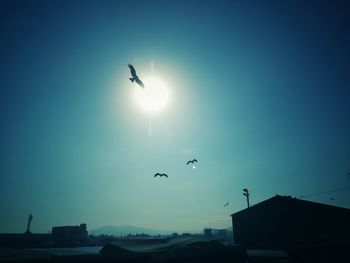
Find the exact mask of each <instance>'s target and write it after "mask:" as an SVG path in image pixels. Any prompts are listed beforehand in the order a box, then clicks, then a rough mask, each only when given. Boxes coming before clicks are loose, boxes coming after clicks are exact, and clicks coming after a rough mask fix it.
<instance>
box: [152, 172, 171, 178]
mask: <svg viewBox="0 0 350 263" xmlns="http://www.w3.org/2000/svg"><path fill="white" fill-rule="evenodd" d="M157 176H160V177H163V176H165V177H166V178H168V175H167V174H164V173H163V174H160V173H156V174H155V175H154V177H157Z"/></svg>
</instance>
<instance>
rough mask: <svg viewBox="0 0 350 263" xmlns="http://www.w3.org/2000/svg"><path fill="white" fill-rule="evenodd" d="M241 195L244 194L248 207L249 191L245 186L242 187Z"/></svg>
mask: <svg viewBox="0 0 350 263" xmlns="http://www.w3.org/2000/svg"><path fill="white" fill-rule="evenodd" d="M243 195H244V196H245V197H247V205H248V207H249V191H248V189H247V188H244V189H243Z"/></svg>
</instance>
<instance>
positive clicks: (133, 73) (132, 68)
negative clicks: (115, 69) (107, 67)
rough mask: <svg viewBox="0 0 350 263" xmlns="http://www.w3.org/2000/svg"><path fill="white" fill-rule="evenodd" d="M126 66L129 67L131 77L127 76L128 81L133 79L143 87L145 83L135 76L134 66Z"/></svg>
mask: <svg viewBox="0 0 350 263" xmlns="http://www.w3.org/2000/svg"><path fill="white" fill-rule="evenodd" d="M128 67H129V69H130V73H131V78H129V79H130V81H131V82H134V81H135V82H136V83H137V84H139V86H140V87H141V88H144V87H145V85H144V84H143V82H142V81H141V80H140V79H139V76H137V74H136V70H135V68H134V66H133V65H131V64H128Z"/></svg>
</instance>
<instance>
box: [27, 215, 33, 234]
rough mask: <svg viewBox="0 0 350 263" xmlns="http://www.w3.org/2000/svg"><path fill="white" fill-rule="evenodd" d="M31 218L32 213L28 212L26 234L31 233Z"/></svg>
mask: <svg viewBox="0 0 350 263" xmlns="http://www.w3.org/2000/svg"><path fill="white" fill-rule="evenodd" d="M32 220H33V216H32V214H29V217H28V223H27V231H26V234H31V232H30V224H31V222H32Z"/></svg>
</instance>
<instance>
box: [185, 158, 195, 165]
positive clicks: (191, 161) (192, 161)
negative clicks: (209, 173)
mask: <svg viewBox="0 0 350 263" xmlns="http://www.w3.org/2000/svg"><path fill="white" fill-rule="evenodd" d="M196 162H198V161H197V160H196V159H193V160H190V161H188V162H187V165H189V164H190V163H196Z"/></svg>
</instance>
